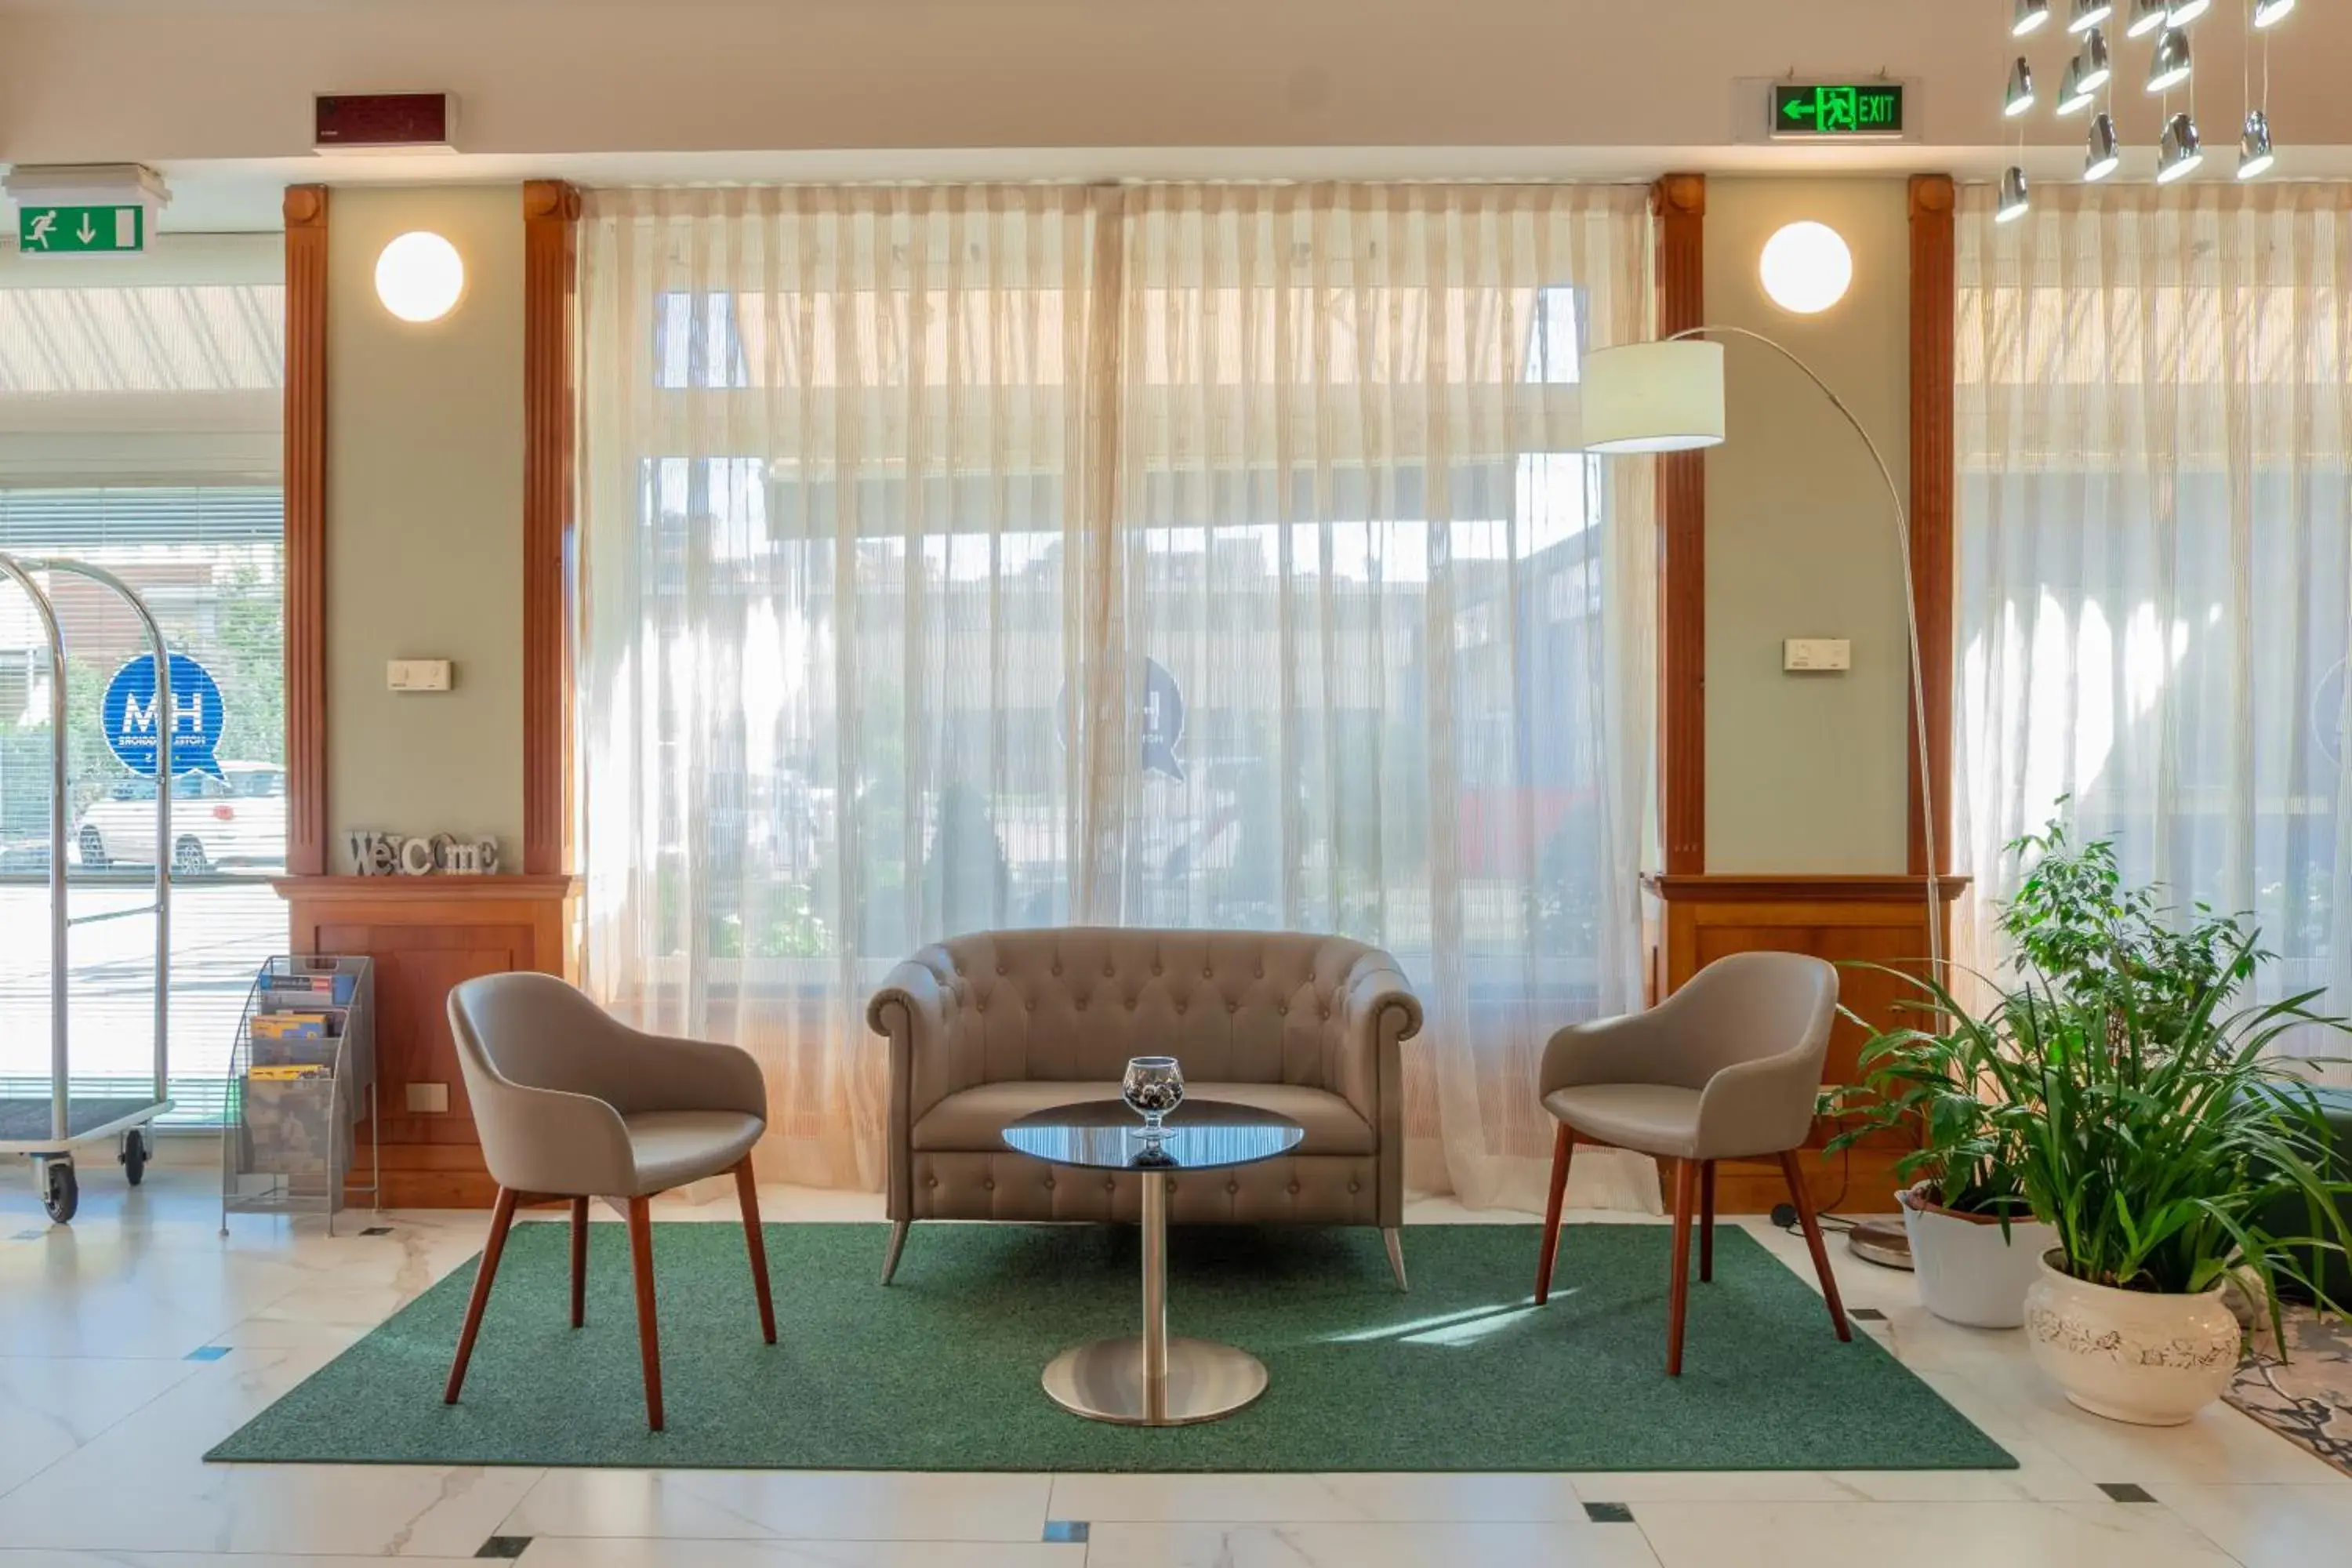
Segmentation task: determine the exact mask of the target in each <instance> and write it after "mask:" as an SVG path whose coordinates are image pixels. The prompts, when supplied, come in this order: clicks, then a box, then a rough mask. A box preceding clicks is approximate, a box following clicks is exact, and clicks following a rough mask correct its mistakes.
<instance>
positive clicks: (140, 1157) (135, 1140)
mask: <svg viewBox="0 0 2352 1568" xmlns="http://www.w3.org/2000/svg"><path fill="white" fill-rule="evenodd" d="M115 1158H117V1159H119V1160H121V1162H122V1179H123V1180H124V1181H126V1182H129V1183H130V1184H131V1185H132V1186H134V1187H135V1186H137V1185H138V1184H140V1182H141V1181H142V1179H144V1178H145V1176H146V1174H147V1158H148V1148H147V1134H146V1133H144V1132H142V1131H140V1130H139V1129H137V1128H135V1127H134V1128H132V1129H131V1131H128V1132H125V1133H124V1134H123V1135H122V1152H121V1153H120V1154H118V1155H116V1156H115Z"/></svg>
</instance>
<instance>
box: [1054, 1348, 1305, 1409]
mask: <svg viewBox="0 0 2352 1568" xmlns="http://www.w3.org/2000/svg"><path fill="white" fill-rule="evenodd" d="M1045 1392H1046V1394H1048V1395H1050V1396H1051V1397H1052V1399H1053V1401H1054V1403H1055V1404H1056V1405H1060V1406H1061V1407H1062V1408H1063V1409H1065V1410H1066V1411H1068V1412H1070V1413H1071V1414H1072V1415H1084V1416H1086V1417H1087V1418H1088V1419H1089V1420H1094V1421H1109V1422H1114V1423H1117V1424H1118V1425H1119V1426H1192V1425H1193V1424H1194V1423H1196V1422H1202V1421H1214V1420H1216V1419H1217V1418H1218V1417H1220V1416H1224V1415H1232V1414H1233V1413H1234V1411H1236V1410H1239V1409H1241V1408H1242V1407H1243V1406H1244V1405H1247V1404H1249V1403H1250V1402H1251V1401H1252V1400H1254V1399H1255V1398H1256V1397H1257V1396H1258V1395H1259V1394H1264V1393H1265V1363H1262V1362H1260V1361H1259V1360H1258V1359H1257V1357H1255V1356H1254V1355H1252V1354H1250V1353H1249V1352H1247V1351H1240V1350H1235V1349H1234V1347H1233V1346H1231V1345H1221V1344H1218V1343H1216V1342H1214V1341H1213V1340H1176V1339H1171V1340H1170V1341H1169V1342H1168V1375H1167V1378H1166V1379H1165V1381H1164V1383H1163V1384H1162V1396H1161V1399H1160V1408H1159V1409H1157V1410H1154V1409H1152V1408H1151V1404H1152V1402H1151V1397H1150V1394H1151V1391H1150V1388H1149V1387H1148V1386H1147V1384H1146V1380H1145V1378H1144V1374H1143V1339H1142V1336H1141V1335H1139V1334H1126V1335H1122V1336H1120V1337H1119V1338H1118V1339H1110V1340H1097V1341H1095V1342H1094V1343H1092V1344H1087V1345H1080V1346H1078V1347H1077V1348H1076V1350H1067V1351H1064V1352H1062V1353H1061V1354H1060V1355H1057V1356H1055V1358H1054V1360H1053V1363H1052V1364H1050V1365H1048V1366H1047V1367H1046V1368H1045Z"/></svg>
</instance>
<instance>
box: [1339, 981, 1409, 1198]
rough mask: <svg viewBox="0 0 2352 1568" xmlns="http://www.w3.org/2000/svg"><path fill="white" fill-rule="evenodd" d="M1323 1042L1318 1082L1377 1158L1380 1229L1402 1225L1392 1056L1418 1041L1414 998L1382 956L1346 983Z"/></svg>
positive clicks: (1398, 1085)
mask: <svg viewBox="0 0 2352 1568" xmlns="http://www.w3.org/2000/svg"><path fill="white" fill-rule="evenodd" d="M1333 1022H1334V1024H1335V1025H1336V1027H1335V1028H1334V1029H1333V1031H1332V1033H1331V1034H1330V1036H1329V1037H1328V1041H1329V1044H1328V1052H1329V1057H1328V1063H1327V1072H1326V1075H1325V1079H1324V1081H1325V1082H1326V1083H1327V1084H1328V1086H1329V1088H1330V1089H1331V1091H1332V1092H1333V1093H1334V1094H1337V1095H1338V1096H1339V1098H1340V1099H1342V1100H1346V1101H1347V1102H1348V1103H1349V1105H1350V1106H1352V1107H1354V1109H1355V1111H1356V1114H1357V1115H1359V1116H1361V1117H1362V1118H1363V1119H1364V1120H1365V1121H1367V1122H1369V1123H1370V1126H1371V1129H1372V1131H1373V1134H1374V1136H1375V1137H1376V1138H1377V1139H1378V1141H1379V1142H1378V1147H1379V1148H1380V1151H1381V1177H1380V1183H1381V1191H1380V1194H1379V1196H1380V1209H1381V1224H1382V1225H1397V1224H1401V1223H1402V1220H1403V1207H1404V1178H1403V1172H1404V1062H1403V1053H1402V1051H1401V1050H1400V1049H1399V1047H1401V1046H1402V1044H1403V1043H1404V1042H1405V1041H1407V1040H1409V1039H1411V1038H1412V1037H1414V1036H1415V1035H1418V1034H1419V1033H1421V1026H1422V1011H1421V998H1420V997H1418V996H1416V995H1414V994H1413V992H1412V985H1411V984H1408V983H1407V982H1406V980H1405V977H1404V972H1403V971H1402V970H1401V969H1399V968H1397V967H1396V961H1395V960H1394V959H1392V958H1389V957H1388V956H1387V955H1386V954H1381V955H1380V957H1379V959H1378V960H1377V961H1376V962H1373V963H1367V964H1366V965H1365V967H1363V968H1362V969H1361V970H1360V971H1359V972H1358V973H1355V974H1354V975H1352V976H1350V977H1349V982H1348V984H1347V985H1346V987H1345V988H1344V989H1343V990H1342V991H1341V992H1340V994H1339V1017H1338V1018H1336V1019H1335V1020H1333Z"/></svg>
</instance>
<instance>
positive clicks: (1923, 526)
mask: <svg viewBox="0 0 2352 1568" xmlns="http://www.w3.org/2000/svg"><path fill="white" fill-rule="evenodd" d="M1952 208H1953V200H1952V179H1951V176H1950V175H1948V174H1915V175H1913V176H1912V179H1911V592H1912V595H1913V597H1914V600H1915V602H1916V604H1917V605H1918V613H1919V669H1920V678H1921V682H1922V686H1921V689H1922V692H1923V694H1924V696H1925V698H1926V703H1927V767H1928V779H1929V782H1930V783H1931V784H1933V785H1934V789H1933V795H1934V804H1935V807H1936V821H1935V825H1934V826H1935V846H1934V849H1933V851H1932V853H1933V856H1934V862H1933V863H1934V865H1935V868H1936V869H1937V872H1938V873H1941V872H1944V871H1948V870H1949V869H1950V868H1951V863H1952V862H1951V851H1952V841H1951V822H1952V573H1953V563H1952V528H1953V521H1952V519H1953V510H1954V507H1955V503H1956V500H1957V495H1956V489H1955V478H1954V471H1953V464H1952V334H1953V328H1954V321H1955V311H1956V310H1957V307H1958V292H1957V289H1956V288H1955V286H1954V283H1953V277H1952V252H1953V236H1952ZM1904 721H1905V738H1906V741H1908V740H1909V739H1910V722H1911V716H1910V715H1909V714H1908V713H1906V715H1905V716H1904ZM1904 752H1905V754H1906V756H1907V757H1908V758H1909V763H1908V768H1907V772H1908V773H1909V777H1910V784H1911V826H1910V846H1911V848H1910V868H1911V874H1912V875H1913V876H1915V877H1921V876H1925V875H1927V868H1928V865H1929V855H1930V853H1931V851H1930V849H1929V847H1928V824H1927V813H1926V810H1925V808H1924V806H1923V805H1922V803H1921V800H1920V789H1919V753H1918V748H1917V746H1916V745H1915V744H1906V746H1905V747H1904Z"/></svg>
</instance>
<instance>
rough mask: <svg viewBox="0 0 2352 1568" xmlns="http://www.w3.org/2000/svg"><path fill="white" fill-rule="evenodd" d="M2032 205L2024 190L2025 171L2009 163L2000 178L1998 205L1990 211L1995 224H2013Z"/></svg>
mask: <svg viewBox="0 0 2352 1568" xmlns="http://www.w3.org/2000/svg"><path fill="white" fill-rule="evenodd" d="M2032 205H2033V203H2032V199H2031V197H2030V196H2029V195H2027V193H2026V189H2025V171H2024V170H2022V169H2021V168H2019V167H2018V166H2017V165H2016V164H2014V163H2011V165H2010V166H2009V173H2008V174H2003V175H2002V176H2001V177H2000V205H1999V206H1997V207H1995V208H1993V210H1992V220H1993V222H1995V223H2015V222H2016V221H2017V220H2018V219H2019V218H2021V217H2023V216H2025V213H2026V209H2027V208H2029V207H2031V206H2032Z"/></svg>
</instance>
